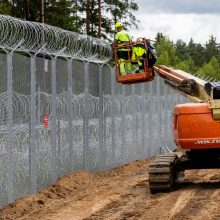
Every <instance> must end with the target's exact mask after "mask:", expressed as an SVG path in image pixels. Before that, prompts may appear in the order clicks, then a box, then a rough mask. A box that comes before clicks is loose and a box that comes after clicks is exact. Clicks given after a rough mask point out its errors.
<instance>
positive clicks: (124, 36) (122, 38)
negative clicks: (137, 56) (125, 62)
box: [115, 30, 132, 51]
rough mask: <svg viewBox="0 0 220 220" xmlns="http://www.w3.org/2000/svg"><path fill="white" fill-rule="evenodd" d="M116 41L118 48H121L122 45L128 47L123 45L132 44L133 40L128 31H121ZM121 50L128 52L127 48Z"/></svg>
mask: <svg viewBox="0 0 220 220" xmlns="http://www.w3.org/2000/svg"><path fill="white" fill-rule="evenodd" d="M115 40H116V41H117V43H118V46H119V48H120V45H121V46H122V45H126V44H123V43H127V42H130V41H131V40H132V37H131V35H130V34H129V33H128V32H127V31H125V30H121V31H119V32H117V33H116V35H115ZM119 50H121V51H123V50H127V49H126V48H120V49H119Z"/></svg>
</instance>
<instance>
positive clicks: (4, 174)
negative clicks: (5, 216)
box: [0, 54, 8, 207]
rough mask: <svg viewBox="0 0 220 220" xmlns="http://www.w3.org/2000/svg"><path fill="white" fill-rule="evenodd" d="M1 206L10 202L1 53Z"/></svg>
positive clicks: (0, 57) (4, 75)
mask: <svg viewBox="0 0 220 220" xmlns="http://www.w3.org/2000/svg"><path fill="white" fill-rule="evenodd" d="M0 66H1V68H0V85H1V86H0V92H1V93H0V111H1V114H0V167H1V169H0V195H1V199H0V207H3V206H4V205H6V204H7V203H8V187H7V186H8V154H7V147H8V140H7V136H8V131H7V56H6V55H5V54H0Z"/></svg>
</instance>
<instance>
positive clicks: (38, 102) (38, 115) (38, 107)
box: [37, 86, 41, 125]
mask: <svg viewBox="0 0 220 220" xmlns="http://www.w3.org/2000/svg"><path fill="white" fill-rule="evenodd" d="M40 102H41V101H40V86H39V87H38V90H37V105H38V106H37V109H38V111H37V120H38V125H40V113H41V112H40V108H41V103H40Z"/></svg>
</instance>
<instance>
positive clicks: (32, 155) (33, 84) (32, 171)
mask: <svg viewBox="0 0 220 220" xmlns="http://www.w3.org/2000/svg"><path fill="white" fill-rule="evenodd" d="M35 90H36V57H35V56H31V126H30V128H31V129H30V130H31V133H30V135H31V137H30V140H31V144H30V149H29V158H30V161H29V167H30V185H31V192H32V193H33V192H36V179H37V172H36V139H35V133H36V132H35V123H36V111H35V107H36V91H35Z"/></svg>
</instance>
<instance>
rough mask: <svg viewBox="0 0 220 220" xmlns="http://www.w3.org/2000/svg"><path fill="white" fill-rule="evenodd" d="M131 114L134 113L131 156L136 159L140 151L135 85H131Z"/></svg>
mask: <svg viewBox="0 0 220 220" xmlns="http://www.w3.org/2000/svg"><path fill="white" fill-rule="evenodd" d="M131 112H132V113H131V114H132V124H131V127H132V128H131V132H132V134H131V136H132V147H131V154H132V156H131V158H132V159H136V157H137V155H138V154H137V153H138V146H137V139H136V133H137V126H136V108H135V85H134V84H132V85H131Z"/></svg>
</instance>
